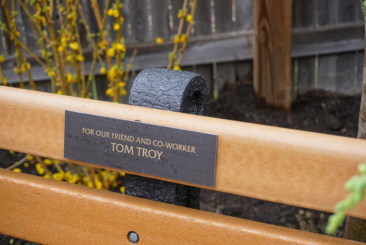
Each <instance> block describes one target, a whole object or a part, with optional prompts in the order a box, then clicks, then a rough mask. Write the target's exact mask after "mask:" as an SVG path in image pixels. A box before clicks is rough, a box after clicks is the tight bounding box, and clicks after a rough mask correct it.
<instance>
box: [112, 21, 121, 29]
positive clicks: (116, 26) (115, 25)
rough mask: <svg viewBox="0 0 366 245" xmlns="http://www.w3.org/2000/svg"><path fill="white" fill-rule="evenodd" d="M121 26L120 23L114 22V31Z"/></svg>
mask: <svg viewBox="0 0 366 245" xmlns="http://www.w3.org/2000/svg"><path fill="white" fill-rule="evenodd" d="M120 28H121V25H120V24H118V23H116V24H114V25H113V29H114V30H115V31H119V29H120Z"/></svg>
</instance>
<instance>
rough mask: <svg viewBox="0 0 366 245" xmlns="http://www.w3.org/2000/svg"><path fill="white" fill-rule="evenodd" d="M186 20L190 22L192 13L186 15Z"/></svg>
mask: <svg viewBox="0 0 366 245" xmlns="http://www.w3.org/2000/svg"><path fill="white" fill-rule="evenodd" d="M186 20H187V22H192V21H193V16H192V15H190V14H189V15H187V18H186Z"/></svg>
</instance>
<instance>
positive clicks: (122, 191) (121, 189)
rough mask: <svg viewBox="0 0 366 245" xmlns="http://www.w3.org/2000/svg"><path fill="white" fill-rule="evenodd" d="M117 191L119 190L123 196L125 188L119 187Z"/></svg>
mask: <svg viewBox="0 0 366 245" xmlns="http://www.w3.org/2000/svg"><path fill="white" fill-rule="evenodd" d="M119 190H120V192H121V193H122V194H125V187H124V186H121V188H119Z"/></svg>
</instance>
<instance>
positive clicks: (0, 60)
mask: <svg viewBox="0 0 366 245" xmlns="http://www.w3.org/2000/svg"><path fill="white" fill-rule="evenodd" d="M4 60H5V56H4V55H0V63H3V62H4Z"/></svg>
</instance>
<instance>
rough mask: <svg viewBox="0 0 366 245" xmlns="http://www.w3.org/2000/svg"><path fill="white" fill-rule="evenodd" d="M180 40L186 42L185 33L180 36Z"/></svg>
mask: <svg viewBox="0 0 366 245" xmlns="http://www.w3.org/2000/svg"><path fill="white" fill-rule="evenodd" d="M180 42H181V43H186V42H187V35H186V34H183V35H182V36H181V38H180Z"/></svg>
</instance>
